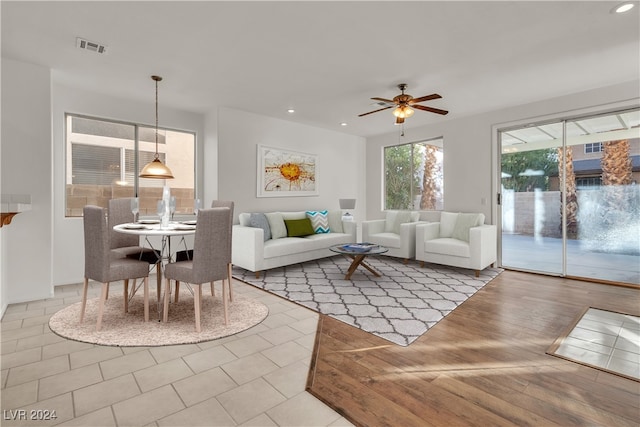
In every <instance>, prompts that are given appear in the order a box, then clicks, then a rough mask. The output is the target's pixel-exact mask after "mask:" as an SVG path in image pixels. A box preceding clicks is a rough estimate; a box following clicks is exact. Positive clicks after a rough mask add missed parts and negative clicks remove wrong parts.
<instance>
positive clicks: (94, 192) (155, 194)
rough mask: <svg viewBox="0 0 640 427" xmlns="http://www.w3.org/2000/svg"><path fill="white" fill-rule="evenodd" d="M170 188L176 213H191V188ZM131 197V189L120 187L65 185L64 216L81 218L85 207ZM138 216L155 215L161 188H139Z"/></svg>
mask: <svg viewBox="0 0 640 427" xmlns="http://www.w3.org/2000/svg"><path fill="white" fill-rule="evenodd" d="M170 188H171V195H172V196H175V197H176V212H179V213H192V212H193V200H194V199H195V196H194V191H193V188H175V187H170ZM123 197H133V187H131V186H121V185H89V184H71V185H67V205H66V210H65V211H66V216H67V217H72V216H82V209H83V208H84V207H85V205H95V206H100V207H103V208H106V207H108V206H109V199H119V198H123ZM138 197H139V198H140V216H145V215H156V203H157V202H158V200H160V199H162V187H140V188H139V190H138Z"/></svg>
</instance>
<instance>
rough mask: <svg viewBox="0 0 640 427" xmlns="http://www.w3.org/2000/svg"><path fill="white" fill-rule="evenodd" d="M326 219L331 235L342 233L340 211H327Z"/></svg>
mask: <svg viewBox="0 0 640 427" xmlns="http://www.w3.org/2000/svg"><path fill="white" fill-rule="evenodd" d="M327 217H328V218H329V229H330V230H331V232H332V233H344V228H343V227H342V212H341V211H329V214H328V215H327Z"/></svg>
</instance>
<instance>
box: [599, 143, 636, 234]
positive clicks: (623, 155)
mask: <svg viewBox="0 0 640 427" xmlns="http://www.w3.org/2000/svg"><path fill="white" fill-rule="evenodd" d="M630 149H631V146H630V144H629V141H628V140H626V139H623V140H619V141H607V142H605V143H604V144H603V154H602V160H601V168H602V185H603V186H604V190H605V191H604V197H603V206H602V208H603V209H601V211H600V212H601V215H602V219H603V221H604V224H606V225H613V224H621V223H624V220H626V219H628V218H625V217H624V216H625V213H628V212H629V209H628V207H629V203H630V201H629V200H628V193H627V192H626V191H625V187H626V186H627V185H630V184H631V178H632V174H631V173H632V164H631V156H630ZM621 215H622V216H623V217H621ZM621 221H622V222H621Z"/></svg>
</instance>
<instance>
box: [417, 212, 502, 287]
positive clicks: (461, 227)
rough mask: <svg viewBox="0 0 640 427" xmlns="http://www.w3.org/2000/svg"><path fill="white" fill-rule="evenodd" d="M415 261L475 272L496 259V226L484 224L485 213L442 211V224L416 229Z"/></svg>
mask: <svg viewBox="0 0 640 427" xmlns="http://www.w3.org/2000/svg"><path fill="white" fill-rule="evenodd" d="M415 244H416V248H415V255H416V260H418V261H421V265H423V266H424V263H425V262H431V263H435V264H443V265H450V266H454V267H463V268H470V269H473V270H475V272H476V277H477V276H479V275H480V270H483V269H485V268H486V267H488V266H489V265H491V264H493V263H494V262H495V261H496V258H497V227H496V226H495V225H490V224H485V223H484V215H483V214H469V213H454V212H441V214H440V221H439V222H431V223H420V224H418V225H417V226H416V241H415Z"/></svg>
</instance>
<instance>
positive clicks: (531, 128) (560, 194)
mask: <svg viewBox="0 0 640 427" xmlns="http://www.w3.org/2000/svg"><path fill="white" fill-rule="evenodd" d="M639 126H640V110H632V111H619V112H615V113H607V114H603V115H598V116H590V117H580V118H575V119H571V120H565V121H557V122H552V123H536V124H533V125H528V126H526V127H518V128H512V129H503V130H500V131H499V140H500V148H501V158H500V165H501V176H502V179H501V191H500V193H501V222H502V234H501V254H500V258H501V265H502V266H504V267H506V268H514V269H518V270H525V271H535V272H541V273H548V274H554V275H563V276H570V277H580V278H586V279H593V280H598V281H610V282H617V283H627V284H634V285H640V186H639V185H638V181H639V180H640V128H639Z"/></svg>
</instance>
